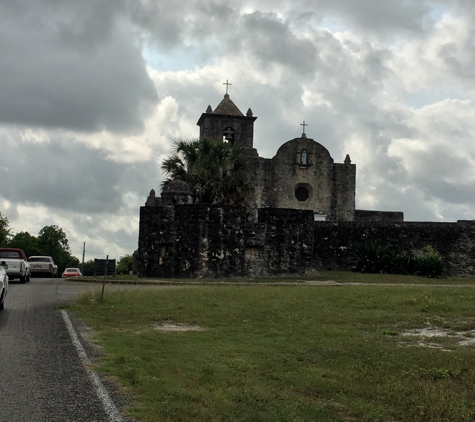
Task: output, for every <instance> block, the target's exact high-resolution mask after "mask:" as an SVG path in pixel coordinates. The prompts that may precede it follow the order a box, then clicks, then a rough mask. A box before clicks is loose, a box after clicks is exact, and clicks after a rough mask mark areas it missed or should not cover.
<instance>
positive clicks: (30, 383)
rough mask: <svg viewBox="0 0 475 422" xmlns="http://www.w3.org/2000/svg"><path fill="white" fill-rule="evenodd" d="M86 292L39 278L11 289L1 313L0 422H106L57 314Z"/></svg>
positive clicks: (77, 285) (76, 286) (76, 285)
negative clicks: (61, 306) (61, 307)
mask: <svg viewBox="0 0 475 422" xmlns="http://www.w3.org/2000/svg"><path fill="white" fill-rule="evenodd" d="M91 288H97V285H96V286H91V285H90V284H84V283H72V282H67V281H63V280H58V279H41V278H32V279H31V282H30V283H27V284H19V283H15V282H12V283H11V284H10V290H9V292H8V296H7V298H6V302H5V310H4V311H2V312H0V422H17V421H18V422H30V421H31V422H55V421H58V422H76V421H77V422H102V421H111V419H110V417H109V416H108V415H106V413H105V411H104V406H103V404H102V402H101V401H100V400H99V398H98V397H97V394H96V392H95V390H94V388H93V386H92V382H91V381H90V378H89V376H88V374H87V372H86V370H85V368H84V366H83V364H82V363H81V361H80V359H79V357H78V354H77V352H76V349H75V348H74V346H73V344H72V342H71V339H70V336H69V334H68V331H67V329H66V325H65V322H64V320H63V317H62V315H61V311H60V310H59V309H57V307H58V306H59V305H61V304H64V303H67V302H68V301H71V300H73V299H74V298H75V297H76V296H77V294H78V293H80V292H81V291H84V290H88V289H91ZM73 323H74V325H75V326H76V328H77V329H79V330H81V327H80V326H79V325H78V321H75V320H74V319H73ZM86 349H87V350H88V351H89V352H90V351H91V350H93V349H88V348H87V346H86ZM111 396H112V397H114V399H117V400H119V401H120V397H119V396H118V395H117V394H115V395H114V393H112V394H111Z"/></svg>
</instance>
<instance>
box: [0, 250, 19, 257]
mask: <svg viewBox="0 0 475 422" xmlns="http://www.w3.org/2000/svg"><path fill="white" fill-rule="evenodd" d="M0 258H21V256H20V254H19V253H18V252H15V251H2V252H0Z"/></svg>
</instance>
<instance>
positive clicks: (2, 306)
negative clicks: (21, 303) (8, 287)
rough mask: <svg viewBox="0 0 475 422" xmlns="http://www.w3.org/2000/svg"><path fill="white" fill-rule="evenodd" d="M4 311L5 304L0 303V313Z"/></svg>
mask: <svg viewBox="0 0 475 422" xmlns="http://www.w3.org/2000/svg"><path fill="white" fill-rule="evenodd" d="M4 309H5V302H2V303H0V311H3V310H4Z"/></svg>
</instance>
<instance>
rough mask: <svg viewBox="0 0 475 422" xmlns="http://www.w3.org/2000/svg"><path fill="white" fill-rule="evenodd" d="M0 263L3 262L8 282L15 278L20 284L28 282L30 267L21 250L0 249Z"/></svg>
mask: <svg viewBox="0 0 475 422" xmlns="http://www.w3.org/2000/svg"><path fill="white" fill-rule="evenodd" d="M0 261H5V264H6V268H7V275H8V279H9V280H10V281H11V280H14V279H15V278H18V279H19V280H20V282H21V283H26V282H27V281H30V265H29V263H28V261H27V259H26V255H25V252H23V250H22V249H19V248H0Z"/></svg>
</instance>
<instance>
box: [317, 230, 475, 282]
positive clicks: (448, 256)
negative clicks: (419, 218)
mask: <svg viewBox="0 0 475 422" xmlns="http://www.w3.org/2000/svg"><path fill="white" fill-rule="evenodd" d="M365 240H373V241H377V242H379V243H380V244H381V245H389V246H390V247H391V248H393V249H394V250H396V251H398V252H405V253H408V252H410V253H413V254H415V255H420V254H422V253H423V251H424V249H425V248H426V247H427V246H432V247H433V248H434V249H435V250H436V251H437V252H438V253H439V254H440V255H441V256H442V259H443V261H444V264H445V269H446V273H447V274H448V275H457V276H473V275H475V221H458V222H456V223H431V222H404V223H393V222H346V221H343V222H334V223H330V222H326V221H325V222H315V242H314V251H313V265H314V267H315V268H322V269H331V270H350V269H351V267H352V262H351V253H352V250H353V249H354V247H355V246H356V245H357V244H358V243H361V242H364V241H365Z"/></svg>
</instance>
